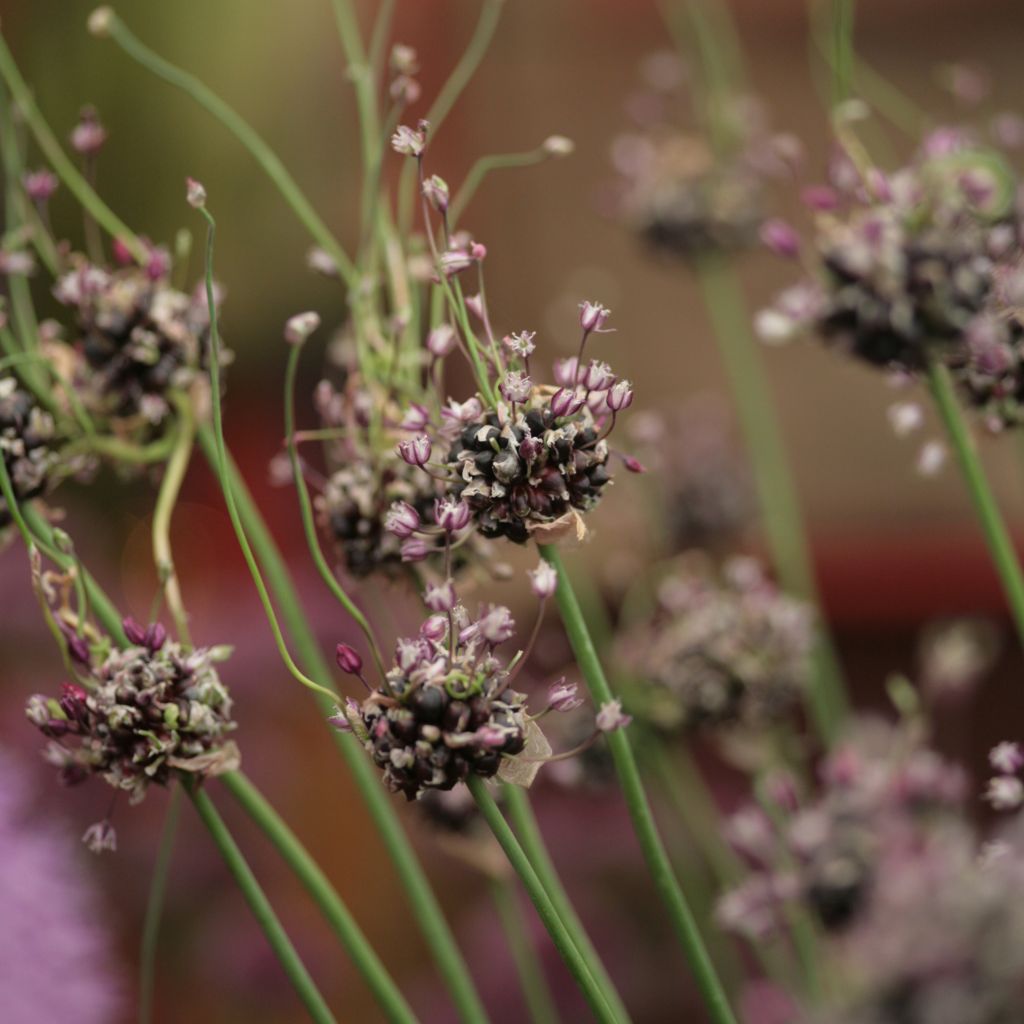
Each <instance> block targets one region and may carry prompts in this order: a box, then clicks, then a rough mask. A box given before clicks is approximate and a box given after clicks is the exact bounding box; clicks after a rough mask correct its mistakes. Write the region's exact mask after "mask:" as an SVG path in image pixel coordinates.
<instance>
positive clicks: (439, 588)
mask: <svg viewBox="0 0 1024 1024" xmlns="http://www.w3.org/2000/svg"><path fill="white" fill-rule="evenodd" d="M456 601H458V598H457V597H456V594H455V584H454V583H452V581H451V580H445V581H444V583H428V584H427V589H426V590H425V591H424V592H423V603H424V604H425V605H426V606H427V607H428V608H429V609H430V610H431V611H432V612H450V611H451V610H452V609H453V608H454V607H455V603H456Z"/></svg>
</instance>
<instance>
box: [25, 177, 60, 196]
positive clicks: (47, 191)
mask: <svg viewBox="0 0 1024 1024" xmlns="http://www.w3.org/2000/svg"><path fill="white" fill-rule="evenodd" d="M22 184H23V185H24V186H25V192H26V193H27V195H28V197H29V199H31V200H32V201H33V202H34V203H45V202H46V201H47V199H49V198H50V196H52V195H53V193H54V192H56V191H57V184H58V181H57V175H56V174H53V173H51V172H50V171H47V170H41V171H30V172H29V173H28V174H26V175H25V177H24V178H23V179H22Z"/></svg>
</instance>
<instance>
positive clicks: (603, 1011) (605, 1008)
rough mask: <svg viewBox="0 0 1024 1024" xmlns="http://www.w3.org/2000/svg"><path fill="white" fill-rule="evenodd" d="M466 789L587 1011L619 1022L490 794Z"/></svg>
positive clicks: (482, 786)
mask: <svg viewBox="0 0 1024 1024" xmlns="http://www.w3.org/2000/svg"><path fill="white" fill-rule="evenodd" d="M466 785H467V786H469V790H470V792H471V793H472V794H473V799H474V800H476V803H477V806H478V807H479V808H480V812H481V814H483V816H484V819H485V820H486V822H487V824H488V826H489V827H490V829H491V831H492V832H493V833H494V837H495V839H497V840H498V844H499V845H500V846H501V848H502V850H504V852H505V856H506V857H508V860H509V863H510V864H511V865H512V867H513V868H514V869H515V871H516V874H518V875H519V878H520V879H521V880H522V883H523V887H524V888H525V889H526V893H527V895H528V896H529V897H530V900H531V902H532V903H533V905H534V907H536V909H537V914H538V916H539V917H540V919H541V921H542V922H543V924H544V927H545V928H546V929H547V931H548V934H549V935H550V936H551V941H552V942H554V944H555V947H556V949H557V950H558V952H559V955H560V956H561V957H562V960H563V961H564V962H565V965H566V967H568V969H569V971H570V972H571V973H572V976H573V977H574V978H575V979H576V983H577V984H578V985H579V987H580V991H581V992H582V993H583V995H584V996H585V998H586V1000H587V1005H588V1006H589V1007H590V1009H591V1012H592V1013H593V1014H594V1017H595V1018H596V1019H597V1020H598V1021H601V1022H602V1024H605V1022H608V1024H611V1022H616V1021H619V1020H620V1018H619V1017H618V1016H617V1015H616V1014H615V1012H614V1011H613V1010H612V1008H611V1007H610V1006H609V1005H608V1003H607V1001H606V1000H605V997H604V993H603V992H602V991H601V987H600V986H599V985H598V984H597V982H596V981H595V979H594V976H593V974H592V973H591V968H590V964H589V961H588V959H587V958H586V957H585V956H584V955H583V953H582V952H581V951H580V950H579V949H578V948H577V947H576V944H575V943H574V942H573V940H572V936H571V935H570V934H569V932H568V931H567V930H566V927H565V925H564V923H563V922H562V919H561V917H560V916H559V914H558V911H557V910H556V909H555V905H554V904H553V903H552V902H551V899H550V897H549V896H548V894H547V891H546V890H545V888H544V885H543V884H542V882H541V880H540V878H539V877H538V875H537V873H536V871H534V869H533V866H532V864H531V863H530V858H529V857H527V855H526V853H525V852H524V851H523V848H522V846H520V844H519V841H518V840H517V839H516V836H515V833H514V832H513V831H512V829H511V828H509V826H508V823H507V822H506V821H505V819H504V817H503V816H502V814H501V810H500V809H499V808H498V805H497V803H496V802H495V799H494V797H493V796H492V795H491V791H490V790H489V789H488V788H487V784H486V782H485V781H484V780H483V779H482V778H480V777H479V776H477V775H470V776H469V778H468V779H467V780H466Z"/></svg>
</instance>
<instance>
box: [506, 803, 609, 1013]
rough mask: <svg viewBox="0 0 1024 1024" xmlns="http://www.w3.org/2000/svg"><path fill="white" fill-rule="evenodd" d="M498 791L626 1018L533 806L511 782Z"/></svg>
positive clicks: (551, 892)
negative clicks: (568, 890)
mask: <svg viewBox="0 0 1024 1024" xmlns="http://www.w3.org/2000/svg"><path fill="white" fill-rule="evenodd" d="M502 792H503V794H504V797H505V806H506V808H507V810H508V816H509V817H510V818H511V819H512V828H513V830H514V831H515V833H516V838H517V839H518V840H519V842H520V844H521V845H522V847H523V849H524V850H525V851H526V855H527V856H528V857H529V858H530V864H531V865H533V870H534V871H536V872H537V876H538V877H539V878H540V880H541V884H542V885H543V886H544V890H545V891H546V892H547V894H548V899H550V900H551V902H552V903H553V904H554V907H555V910H556V911H557V913H558V916H559V917H560V918H561V919H562V923H563V924H564V925H565V927H566V930H567V931H568V932H569V934H570V936H571V937H572V940H573V942H574V943H575V944H576V948H577V949H579V951H580V952H581V953H582V954H583V955H584V956H585V957H586V958H587V961H588V962H589V964H590V967H591V971H592V972H593V974H594V979H595V981H596V982H597V983H598V984H599V985H600V986H601V989H602V991H603V993H604V997H605V1000H606V1002H607V1003H608V1005H609V1006H610V1007H611V1008H612V1010H613V1012H614V1013H615V1015H616V1017H617V1018H618V1020H620V1021H628V1020H629V1012H628V1011H627V1010H626V1007H625V1005H624V1004H623V1002H622V998H621V996H620V995H619V993H618V990H617V989H616V988H615V983H614V982H613V981H612V979H611V977H610V976H609V974H608V971H607V970H606V969H605V966H604V964H603V963H602V961H601V957H600V956H599V955H598V952H597V950H596V949H595V948H594V944H593V943H592V942H591V941H590V936H589V935H588V934H587V930H586V928H584V927H583V922H582V921H581V920H580V918H579V915H578V914H577V913H576V908H575V907H574V906H573V905H572V901H571V900H570V899H569V894H568V893H567V892H566V891H565V886H563V885H562V880H561V878H559V877H558V870H557V869H556V868H555V865H554V862H553V861H552V860H551V855H550V854H549V853H548V849H547V846H546V844H545V843H544V836H543V834H542V833H541V830H540V826H539V825H538V824H537V819H536V817H535V816H534V813H533V808H532V807H531V806H530V798H529V795H528V794H527V792H526V791H525V790H524V789H522V788H521V787H520V786H513V785H505V786H504V787H502Z"/></svg>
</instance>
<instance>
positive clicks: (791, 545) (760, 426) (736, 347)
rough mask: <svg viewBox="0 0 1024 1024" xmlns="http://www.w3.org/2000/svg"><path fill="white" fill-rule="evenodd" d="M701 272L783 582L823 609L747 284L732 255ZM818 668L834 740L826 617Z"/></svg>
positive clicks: (841, 695)
mask: <svg viewBox="0 0 1024 1024" xmlns="http://www.w3.org/2000/svg"><path fill="white" fill-rule="evenodd" d="M697 276H698V279H699V281H700V285H701V289H702V290H703V293H704V302H705V305H706V307H707V310H708V314H709V316H710V317H711V320H712V326H713V327H714V332H715V338H716V340H717V341H718V347H719V352H720V353H721V357H722V362H723V363H724V364H725V370H726V374H727V376H728V378H729V383H730V387H731V389H732V393H733V397H734V399H735V405H736V411H737V415H738V416H739V421H740V427H741V428H742V431H743V436H744V440H745V442H746V447H747V451H748V454H749V456H750V463H751V466H752V470H753V474H754V484H755V487H756V489H757V496H758V504H759V507H760V511H761V517H762V519H763V522H764V528H765V533H766V534H767V538H768V546H769V548H770V550H771V553H772V561H773V562H774V564H775V570H776V572H777V573H778V577H779V582H780V584H781V585H782V587H783V589H784V590H786V591H788V592H789V593H791V594H793V595H794V596H796V597H802V598H803V599H804V600H807V601H810V602H812V603H813V604H815V605H816V606H817V607H818V608H819V610H820V607H821V601H820V595H819V593H818V587H817V582H816V580H815V577H814V568H813V563H812V559H811V553H810V550H809V549H808V545H807V540H806V532H805V529H804V524H803V517H802V515H801V513H800V504H799V501H798V500H797V497H796V487H795V485H794V483H793V476H792V472H791V471H790V467H789V460H788V459H787V457H786V447H785V443H784V442H783V439H782V430H781V427H780V425H779V421H778V416H777V413H776V410H775V403H774V402H773V400H772V396H771V393H770V391H769V387H768V381H767V377H766V375H765V372H764V367H763V365H762V363H761V355H760V352H759V351H758V347H757V341H756V340H755V339H754V336H753V334H752V333H751V330H750V324H749V320H748V317H747V314H746V303H745V301H744V298H743V293H742V290H741V289H740V286H739V283H738V281H737V280H736V276H735V274H734V273H733V270H732V267H731V266H730V264H729V262H728V260H727V259H726V258H724V257H721V256H707V257H705V258H703V259H702V260H700V261H699V262H698V264H697ZM814 669H815V672H814V684H813V685H812V687H811V688H810V690H809V692H808V700H809V702H810V710H811V712H812V714H813V717H814V720H815V724H816V726H817V728H818V731H819V733H820V734H821V736H822V738H823V740H824V741H825V743H826V744H830V743H831V742H832V740H833V739H834V738H835V736H836V734H837V733H838V731H839V728H840V725H841V723H842V720H843V718H844V717H845V715H846V712H847V701H846V693H845V689H844V686H843V681H842V675H841V672H840V668H839V663H838V658H837V657H836V654H835V650H834V648H833V646H832V642H831V639H830V637H829V635H828V631H827V629H826V628H825V626H824V619H823V617H820V626H819V630H818V636H817V643H816V645H815V650H814Z"/></svg>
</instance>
